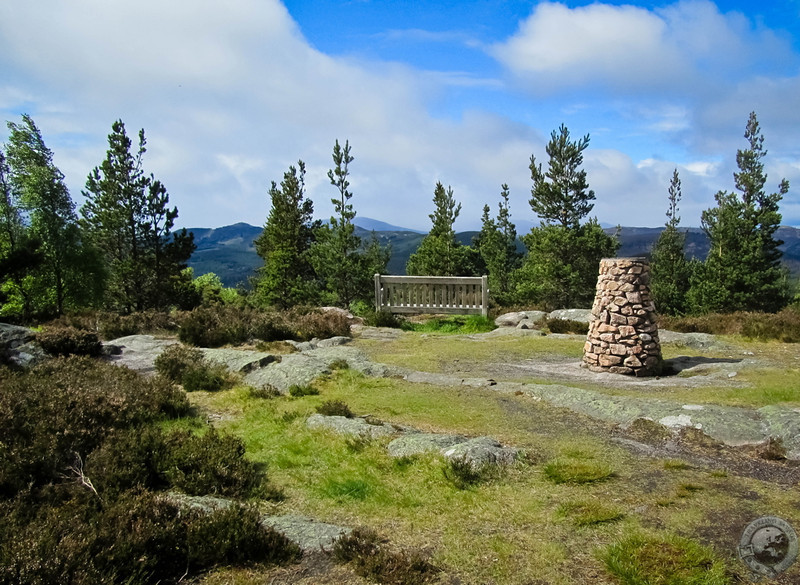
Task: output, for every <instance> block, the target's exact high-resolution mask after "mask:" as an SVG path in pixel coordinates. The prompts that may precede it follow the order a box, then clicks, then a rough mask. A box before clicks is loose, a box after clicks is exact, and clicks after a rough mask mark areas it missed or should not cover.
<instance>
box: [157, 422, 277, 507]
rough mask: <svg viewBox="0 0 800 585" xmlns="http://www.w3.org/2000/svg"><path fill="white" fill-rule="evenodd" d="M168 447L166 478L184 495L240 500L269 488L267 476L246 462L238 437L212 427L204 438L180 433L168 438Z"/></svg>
mask: <svg viewBox="0 0 800 585" xmlns="http://www.w3.org/2000/svg"><path fill="white" fill-rule="evenodd" d="M169 445H170V449H171V455H170V458H169V468H168V469H167V471H166V476H167V478H168V479H169V481H170V484H171V485H173V486H175V487H176V488H178V489H179V490H181V491H183V492H184V493H187V494H189V495H206V494H214V495H221V496H227V497H234V498H238V497H250V496H255V495H259V494H260V493H262V491H263V490H264V489H265V488H266V487H267V486H266V474H265V473H264V471H263V469H262V468H261V467H260V466H259V465H258V464H256V463H254V462H252V461H250V460H249V459H247V458H245V456H244V454H245V448H244V443H243V442H242V441H241V439H239V438H238V437H234V436H233V435H224V434H221V433H219V432H217V431H216V430H215V429H214V428H213V427H212V428H211V429H209V430H208V432H206V434H205V435H203V436H202V437H198V436H196V435H193V434H191V433H188V432H183V431H181V432H177V433H175V434H173V435H172V436H170V437H169Z"/></svg>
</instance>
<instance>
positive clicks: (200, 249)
mask: <svg viewBox="0 0 800 585" xmlns="http://www.w3.org/2000/svg"><path fill="white" fill-rule="evenodd" d="M356 219H357V222H356V223H357V225H356V234H357V235H358V236H360V237H361V238H362V239H363V240H365V241H369V239H370V238H371V237H372V234H373V233H374V234H375V237H376V238H377V239H378V241H379V242H380V244H381V245H383V246H386V245H389V246H391V248H392V255H391V258H390V260H389V265H388V266H387V272H388V273H389V274H405V268H406V262H407V261H408V258H409V256H411V254H413V253H414V252H415V251H416V249H417V247H419V244H420V242H421V241H422V238H423V237H425V234H423V233H420V232H417V231H414V230H408V229H403V228H397V229H380V226H387V227H389V228H395V227H397V226H392V225H390V224H386V223H384V222H380V221H377V220H370V219H369V218H360V219H359V218H358V217H357V218H356ZM359 224H361V225H359ZM364 225H366V226H370V227H367V228H365V227H363V226H364ZM663 229H664V228H639V227H623V228H621V230H620V241H621V242H622V245H621V247H620V250H619V252H618V255H619V256H647V255H648V254H649V253H650V250H651V249H652V247H653V243H654V242H655V241H656V240H657V239H658V235H659V234H660V233H661V230H663ZM261 230H262V228H260V227H256V226H253V225H249V224H246V223H236V224H233V225H229V226H225V227H220V228H191V229H189V230H188V231H190V232H193V233H194V241H195V244H196V245H197V249H196V250H195V252H194V254H193V255H192V258H191V259H190V260H189V266H191V267H192V268H193V269H194V273H195V275H196V276H199V275H201V274H205V273H207V272H214V273H215V274H217V275H218V276H219V277H220V279H221V280H222V282H223V283H224V284H225V286H237V285H238V284H240V283H242V284H245V285H246V284H247V283H248V281H249V278H250V277H252V276H254V275H255V271H256V269H257V268H258V267H259V266H261V265H262V264H263V263H262V261H261V258H259V256H258V254H256V249H255V247H254V246H253V240H255V239H256V238H257V237H258V235H259V234H260V233H261ZM605 231H606V233H609V234H613V233H615V232H616V228H606V230H605ZM685 231H686V255H687V256H689V257H692V256H693V257H696V258H705V257H706V254H708V248H709V245H708V239H707V238H706V236H705V234H704V233H703V231H702V230H701V229H699V228H688V229H686V230H685ZM477 233H478V232H474V231H470V232H461V233H459V234H457V235H456V237H457V239H458V241H459V242H461V243H462V244H470V243H472V239H473V237H474V236H475V235H477ZM777 237H778V238H779V239H781V240H783V241H784V244H783V245H782V246H781V249H782V250H783V254H784V256H783V261H784V263H785V264H786V266H787V267H788V268H789V270H790V271H791V272H792V274H794V275H800V230H798V229H797V228H792V227H782V228H780V229H779V230H778V233H777ZM520 247H521V243H520ZM521 249H522V248H521Z"/></svg>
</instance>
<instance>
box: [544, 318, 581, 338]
mask: <svg viewBox="0 0 800 585" xmlns="http://www.w3.org/2000/svg"><path fill="white" fill-rule="evenodd" d="M545 323H546V325H547V328H548V329H549V330H550V333H574V334H577V335H586V334H587V333H589V324H588V323H584V322H583V321H573V320H572V319H547V321H546V322H545Z"/></svg>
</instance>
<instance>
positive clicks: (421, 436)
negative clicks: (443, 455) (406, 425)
mask: <svg viewBox="0 0 800 585" xmlns="http://www.w3.org/2000/svg"><path fill="white" fill-rule="evenodd" d="M466 440H467V438H466V437H463V436H461V435H440V434H436V433H411V434H408V435H403V436H402V437H398V438H397V439H395V440H394V441H392V442H391V443H389V446H388V450H389V455H390V456H392V457H409V456H411V455H421V454H422V453H431V452H443V451H445V450H447V449H449V448H451V447H453V446H455V445H458V444H459V443H464V442H465V441H466Z"/></svg>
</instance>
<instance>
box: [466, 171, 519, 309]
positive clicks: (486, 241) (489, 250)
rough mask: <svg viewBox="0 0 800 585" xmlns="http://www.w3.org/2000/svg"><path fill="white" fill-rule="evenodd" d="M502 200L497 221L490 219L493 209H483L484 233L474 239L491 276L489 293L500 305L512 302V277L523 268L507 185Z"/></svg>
mask: <svg viewBox="0 0 800 585" xmlns="http://www.w3.org/2000/svg"><path fill="white" fill-rule="evenodd" d="M500 197H501V198H502V200H501V201H500V203H499V205H498V207H499V209H498V213H497V217H496V218H492V217H490V215H489V213H490V207H489V206H488V205H485V206H484V207H483V215H482V217H481V231H480V233H479V234H478V236H477V237H476V238H475V247H476V248H477V250H478V252H479V253H480V256H481V258H482V259H483V263H484V264H485V266H486V269H487V271H488V273H489V290H490V291H491V293H492V296H493V297H494V299H495V300H496V301H497V302H499V303H500V304H509V303H511V302H512V301H513V298H512V297H513V294H512V293H513V275H514V272H515V271H516V269H517V268H519V265H520V259H521V254H520V253H519V252H517V230H516V226H515V225H514V224H513V223H512V222H511V213H510V210H509V204H508V199H509V190H508V185H505V184H503V185H502V191H501V193H500Z"/></svg>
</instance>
